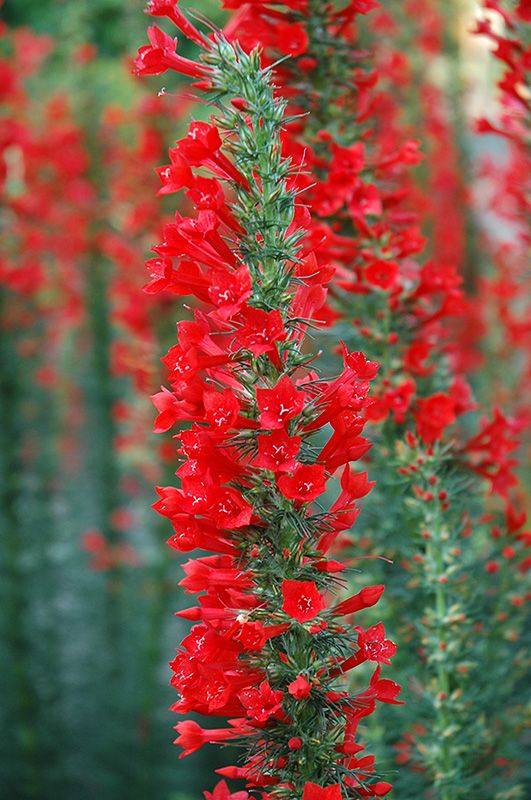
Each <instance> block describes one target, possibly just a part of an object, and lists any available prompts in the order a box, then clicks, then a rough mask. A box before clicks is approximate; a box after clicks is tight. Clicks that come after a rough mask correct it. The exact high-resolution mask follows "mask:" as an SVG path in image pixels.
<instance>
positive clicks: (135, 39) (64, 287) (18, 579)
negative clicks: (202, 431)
mask: <svg viewBox="0 0 531 800" xmlns="http://www.w3.org/2000/svg"><path fill="white" fill-rule="evenodd" d="M195 5H196V8H198V10H199V11H200V12H201V14H204V15H205V16H207V17H209V18H210V19H211V20H213V21H214V22H216V23H217V24H220V25H221V24H223V21H224V19H225V16H224V14H225V12H223V11H222V10H221V9H220V5H221V3H219V2H218V0H200V2H198V3H196V4H195ZM396 5H397V9H398V11H397V13H398V14H399V18H400V20H401V24H402V28H401V31H402V35H403V43H402V44H403V47H404V48H407V47H408V35H409V29H408V25H409V24H410V22H411V17H408V15H407V13H406V14H405V15H402V16H401V17H400V13H401V12H400V7H401V5H404V4H401V3H397V4H396ZM406 5H407V4H406ZM473 6H474V4H473V3H468V2H461V3H457V2H452V3H450V2H449V3H448V4H447V5H446V4H445V8H446V9H447V13H448V18H447V20H446V22H447V23H448V29H447V35H446V38H445V47H446V51H445V54H444V56H441V54H440V53H439V54H438V55H437V57H436V58H434V59H433V62H432V63H431V66H430V69H431V73H430V75H431V76H432V77H433V82H434V85H435V86H437V87H438V90H440V91H442V92H443V93H446V95H447V98H448V102H449V104H450V106H451V107H452V109H453V112H452V114H453V116H452V114H451V115H450V117H451V120H452V125H454V127H453V128H452V131H454V132H455V131H457V132H458V133H459V131H462V130H463V125H461V123H460V120H459V118H458V116H457V112H458V111H459V108H460V107H461V106H460V103H461V100H462V96H461V94H460V93H464V94H466V97H467V101H466V108H467V113H468V114H469V115H471V116H474V115H475V112H476V110H477V111H478V112H481V113H482V114H484V113H485V105H486V100H487V101H488V98H489V97H493V89H492V87H493V85H494V82H495V81H494V80H493V78H494V75H493V74H492V72H489V70H488V69H487V66H486V61H485V58H484V56H485V53H486V50H485V47H484V46H479V45H477V44H475V43H471V44H470V43H469V44H467V45H466V46H463V45H462V42H461V39H462V37H463V35H464V32H465V31H466V30H467V26H469V24H470V19H471V15H472V14H473ZM144 7H145V2H144V0H4V3H3V5H1V7H0V19H1V23H0V25H1V28H0V34H1V35H0V102H1V105H2V110H1V112H0V187H1V207H0V229H1V235H2V247H1V250H0V314H1V328H0V366H1V369H0V410H1V418H0V526H1V537H0V559H1V567H2V568H1V573H0V636H1V640H2V645H1V649H0V697H1V709H0V715H1V716H0V730H1V731H2V733H1V735H0V798H2V800H4V798H5V800H18V799H20V800H74V798H76V800H93V799H94V798H98V800H122V798H127V800H145V798H147V797H153V798H156V799H157V800H187V798H192V797H199V796H201V792H202V790H203V789H204V788H205V787H206V788H209V784H208V781H210V788H211V786H212V785H213V784H214V782H215V781H214V776H213V775H212V770H213V768H215V766H216V764H217V763H219V764H220V765H221V764H222V763H227V755H226V753H224V752H223V751H222V752H221V753H219V752H218V751H214V748H206V749H204V750H201V751H199V752H198V753H195V754H194V755H192V756H191V757H189V758H187V759H185V760H184V761H179V760H178V751H177V750H176V748H175V747H173V745H172V738H173V737H172V725H173V724H175V719H174V718H173V716H172V714H171V713H170V712H169V711H168V709H169V706H170V705H171V704H172V702H174V701H175V693H174V690H173V689H172V688H171V687H170V686H169V685H168V684H169V669H168V666H167V663H168V661H169V660H171V658H172V654H173V651H174V648H175V646H176V644H177V643H178V641H179V640H180V639H181V638H182V629H181V623H180V622H179V620H178V619H177V618H175V617H174V616H173V612H174V611H176V610H177V609H178V608H180V607H182V606H184V605H186V604H187V603H186V599H185V598H183V597H181V593H180V592H179V589H178V586H177V581H178V580H179V571H178V568H177V558H176V557H175V554H174V553H173V551H171V550H170V549H169V548H168V547H167V545H166V538H167V536H168V529H167V525H166V524H165V523H164V521H159V520H158V519H157V517H156V515H155V513H154V512H153V511H152V510H151V509H150V505H151V503H152V502H153V501H154V499H155V498H154V490H153V487H154V485H156V484H160V485H166V484H167V483H170V482H171V480H172V478H173V472H174V469H175V464H173V465H172V459H173V460H174V448H173V446H172V443H171V440H169V441H168V440H166V441H165V442H164V441H162V439H161V438H160V437H159V438H157V437H155V436H152V435H151V434H150V433H149V431H150V430H151V427H152V420H153V411H152V407H151V404H150V400H149V395H150V394H152V393H153V392H154V391H157V390H158V387H159V385H160V383H161V381H162V380H163V377H162V371H161V370H159V365H160V361H159V359H160V357H161V356H162V354H163V353H164V352H165V351H166V350H167V349H168V347H169V346H170V344H171V343H173V339H174V331H175V322H176V319H177V313H178V311H177V309H176V303H175V302H174V300H172V299H166V300H164V299H163V300H160V299H159V298H158V297H157V298H156V299H154V298H153V297H150V296H148V295H145V294H143V293H142V291H141V288H142V285H143V284H144V282H145V268H144V265H143V261H144V258H145V257H147V256H148V253H149V248H150V247H151V245H152V244H153V243H154V242H156V241H158V239H159V235H160V228H161V226H162V224H163V222H164V221H165V220H167V219H169V218H170V217H171V213H172V207H173V208H175V202H176V201H175V197H173V198H170V200H169V201H167V200H166V199H165V198H161V197H157V196H156V193H157V190H158V188H159V186H160V183H159V181H158V178H157V176H156V174H155V172H154V167H155V166H158V165H161V164H164V163H165V162H166V160H167V149H168V146H170V145H171V144H172V142H173V141H174V140H175V138H177V137H178V136H179V135H180V134H181V133H182V132H183V130H184V129H185V127H186V125H187V122H188V121H189V119H190V114H191V108H190V106H191V103H192V100H191V97H190V96H189V95H188V92H187V90H186V88H183V87H181V86H180V85H179V83H178V81H179V77H178V76H170V77H167V76H161V78H154V79H143V80H142V81H140V80H138V79H136V78H134V77H132V75H131V61H132V58H133V57H134V55H135V53H136V50H137V48H138V47H139V46H140V45H142V44H144V43H145V41H146V27H147V24H149V22H150V21H149V19H148V18H147V17H146V16H145V15H144V14H143V13H142V11H143V8H144ZM456 12H459V13H456ZM411 24H412V23H411ZM427 30H429V25H428V29H427ZM467 41H468V40H467ZM179 52H181V53H183V54H185V55H191V52H190V45H189V44H188V43H186V42H183V43H182V47H181V46H180V48H179ZM420 58H422V54H420ZM395 68H396V70H397V74H398V73H399V70H400V65H399V64H396V65H395ZM414 68H415V69H416V70H417V74H420V73H422V72H423V70H424V63H423V62H422V60H420V61H419V60H418V59H417V62H416V63H414ZM419 70H420V72H419ZM463 76H465V77H463ZM470 76H472V78H473V80H471V79H470ZM449 86H450V87H453V92H454V94H453V95H452V93H451V92H448V91H447V89H448V87H449ZM161 87H164V91H163V92H161ZM401 91H402V92H403V93H404V99H405V104H404V107H405V115H406V118H407V115H408V114H409V115H410V116H409V119H410V122H411V125H412V126H413V128H414V129H415V127H416V129H418V125H419V116H418V115H419V113H420V111H419V107H418V105H417V106H416V105H415V100H414V89H413V92H412V90H411V87H409V90H408V88H407V87H401ZM408 91H409V92H410V94H409V95H408V94H407V92H408ZM452 104H453V105H452ZM487 105H488V102H487ZM193 113H194V115H195V116H197V115H199V116H201V115H204V114H205V113H206V112H205V111H204V110H203V109H201V108H199V109H197V107H195V108H194V112H193ZM432 123H433V124H432V129H431V131H428V132H427V134H426V141H427V150H428V152H430V148H431V153H432V157H433V159H434V163H436V164H439V166H441V165H442V164H445V165H448V164H450V162H451V164H452V165H453V166H452V168H453V169H454V173H453V177H452V176H451V178H450V180H453V179H455V175H456V174H457V175H458V177H459V180H460V181H461V183H460V186H461V188H462V185H463V183H462V181H463V175H465V174H466V169H468V166H466V165H465V167H463V164H464V162H463V159H465V161H466V159H469V161H467V162H466V163H467V164H469V162H470V160H471V159H472V160H473V159H474V158H475V157H476V155H477V151H480V150H481V149H482V148H483V149H485V148H486V149H487V150H488V151H489V152H490V151H492V152H494V153H498V155H500V153H501V155H502V156H503V145H501V144H500V140H499V139H498V140H494V139H492V140H488V141H486V140H482V143H481V144H478V143H477V141H476V140H474V141H472V140H471V139H467V140H466V141H462V140H459V139H458V138H457V137H454V139H452V141H453V142H454V145H455V150H454V151H452V152H450V151H449V150H447V149H446V150H445V145H444V141H443V144H442V145H441V141H442V139H441V130H440V128H437V124H438V123H437V122H436V121H435V122H434V121H433V120H432ZM460 125H461V127H460ZM443 135H446V133H445V132H444V131H443ZM452 135H453V134H452ZM430 137H431V138H430ZM438 137H439V138H438ZM417 138H419V137H417ZM487 138H488V137H487ZM485 141H486V144H485V143H484V142H485ZM425 143H426V142H425ZM438 148H439V149H438ZM440 148H442V149H440ZM423 169H425V167H422V166H421V167H420V168H419V174H420V176H421V178H420V180H422V170H423ZM463 170H465V171H463ZM443 173H444V170H443V171H442V172H441V175H440V176H439V179H440V181H442V182H443V184H439V188H441V186H442V185H444V181H445V180H446V179H447V178H448V176H447V175H445V174H443ZM479 185H480V184H479ZM447 188H448V187H447ZM480 188H481V185H480ZM448 191H449V194H447V195H446V199H447V200H448V198H450V199H449V202H448V203H447V206H446V210H445V211H444V209H443V210H442V211H441V212H440V213H439V212H437V213H439V219H442V220H443V224H442V225H441V226H440V228H439V230H438V231H435V235H436V236H438V237H439V239H438V246H440V247H442V246H443V245H445V244H446V245H447V246H451V245H449V244H448V231H449V225H450V223H449V221H448V220H449V217H448V216H446V215H447V214H450V212H451V213H453V214H454V215H455V211H456V208H455V199H456V196H457V195H456V194H455V183H454V184H452V185H451V186H450V188H449V190H448ZM452 192H453V194H452ZM437 196H438V197H443V191H442V190H441V192H440V193H439V194H438V195H437ZM463 202H464V200H463ZM435 211H437V209H435ZM489 214H491V211H488V210H484V212H483V221H484V222H485V220H487V221H488V219H490V217H489ZM428 216H429V214H428ZM433 218H434V219H435V216H434V217H433ZM452 224H453V223H452ZM456 224H457V223H456ZM459 224H460V225H464V228H463V230H465V229H467V230H468V233H463V231H462V233H463V238H462V239H460V240H459V243H458V245H456V246H458V247H461V248H462V250H463V253H464V255H463V263H464V264H465V268H464V269H465V277H466V280H467V281H468V283H469V284H470V287H473V288H474V287H477V284H478V281H479V279H480V278H481V276H480V275H478V272H477V270H478V269H480V267H481V265H486V264H487V261H486V260H482V259H480V258H478V257H477V254H478V250H477V247H478V236H479V233H478V230H477V229H475V228H474V230H472V232H471V230H470V226H472V227H474V224H476V223H474V222H473V221H472V219H471V217H470V215H469V212H468V211H467V212H466V213H465V212H464V216H463V217H462V218H460V222H459ZM467 226H468V227H467ZM428 227H429V225H428ZM480 227H481V226H480ZM502 227H503V226H502ZM453 230H455V228H453ZM427 232H428V233H430V231H429V230H428V231H427ZM431 233H434V231H433V230H432V231H431ZM454 245H455V242H454ZM435 246H437V242H436V245H435ZM467 248H468V250H467ZM474 248H476V249H474ZM465 251H466V252H465ZM502 338H503V337H502ZM500 342H501V344H500V345H499V346H500V347H502V349H503V347H506V346H507V342H506V340H505V339H503V341H502V339H500ZM498 344H499V343H498ZM497 346H498V345H496V342H494V345H492V347H493V350H492V352H493V353H494V352H496V347H497ZM513 356H514V349H513V350H510V351H507V352H506V353H505V357H506V360H505V364H506V371H507V375H506V378H507V380H506V381H505V389H504V390H503V391H505V392H506V394H505V395H504V397H503V399H504V400H507V399H508V398H509V399H510V398H511V397H514V396H515V395H516V394H517V392H516V391H515V386H516V387H517V386H518V375H519V374H520V373H521V369H519V367H518V364H516V367H515V368H512V367H510V364H509V362H510V359H511V358H513ZM515 357H516V358H517V359H518V358H520V359H521V355H518V352H516V356H515ZM487 364H488V365H489V364H490V367H489V369H490V370H491V377H492V375H493V374H495V373H496V371H497V362H496V358H491V359H490V361H488V362H487ZM511 376H512V377H511ZM511 381H512V384H511ZM476 384H477V386H476V388H479V389H480V388H481V386H480V382H476ZM499 391H502V390H501V389H500V390H499ZM165 465H166V466H165ZM216 759H218V761H216ZM206 774H208V775H209V777H208V778H207V777H205V776H206Z"/></svg>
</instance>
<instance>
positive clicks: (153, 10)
mask: <svg viewBox="0 0 531 800" xmlns="http://www.w3.org/2000/svg"><path fill="white" fill-rule="evenodd" d="M178 2H179V0H148V2H147V6H146V9H145V13H146V14H150V15H151V16H152V17H168V18H169V19H171V21H172V22H173V24H174V25H175V26H176V27H177V28H179V30H180V31H181V32H182V33H184V34H185V36H187V37H188V38H189V39H191V41H192V42H195V43H196V44H198V45H199V47H205V46H210V42H209V41H208V39H206V38H205V37H204V36H203V34H201V33H200V32H199V31H198V30H197V29H196V28H194V26H193V25H192V23H191V22H190V20H188V19H187V18H186V17H185V16H184V14H183V13H182V11H180V10H179V8H178Z"/></svg>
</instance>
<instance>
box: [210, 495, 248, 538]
mask: <svg viewBox="0 0 531 800" xmlns="http://www.w3.org/2000/svg"><path fill="white" fill-rule="evenodd" d="M209 500H210V505H209V511H210V514H211V515H212V519H213V520H214V521H215V523H216V524H217V525H219V527H220V528H227V529H228V530H233V529H234V528H241V527H243V526H244V525H248V524H249V523H250V521H251V515H252V508H251V506H250V505H249V503H247V502H246V501H245V500H244V499H243V497H242V496H241V494H240V493H239V492H238V491H236V489H233V488H232V487H230V486H222V487H220V488H219V489H214V490H213V491H212V492H211V493H209Z"/></svg>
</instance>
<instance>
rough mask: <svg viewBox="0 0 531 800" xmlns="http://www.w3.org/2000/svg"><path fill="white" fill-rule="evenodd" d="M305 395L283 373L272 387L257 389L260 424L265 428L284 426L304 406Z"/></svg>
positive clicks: (273, 428) (271, 428) (274, 428)
mask: <svg viewBox="0 0 531 800" xmlns="http://www.w3.org/2000/svg"><path fill="white" fill-rule="evenodd" d="M305 400H306V395H305V393H304V392H303V391H300V390H299V389H297V388H296V387H295V386H294V385H293V383H292V381H291V380H290V379H289V378H288V377H287V375H285V376H284V377H283V378H281V379H280V380H279V381H278V383H277V384H276V386H275V387H274V388H273V389H257V391H256V402H257V404H258V408H259V409H260V424H261V425H262V428H264V429H266V430H276V429H279V428H285V427H286V425H287V423H288V422H289V421H290V420H291V419H293V418H294V417H297V416H298V415H299V414H300V413H301V411H302V409H303V408H304V405H305Z"/></svg>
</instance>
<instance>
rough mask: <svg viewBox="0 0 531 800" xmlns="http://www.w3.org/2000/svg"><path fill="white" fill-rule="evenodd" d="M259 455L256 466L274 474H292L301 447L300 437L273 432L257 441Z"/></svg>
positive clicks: (279, 431)
mask: <svg viewBox="0 0 531 800" xmlns="http://www.w3.org/2000/svg"><path fill="white" fill-rule="evenodd" d="M257 444H258V455H257V456H256V458H255V459H254V461H253V464H254V466H256V467H261V468H262V469H270V470H272V471H273V472H292V471H293V469H294V468H295V466H296V463H297V462H296V461H295V459H296V457H297V454H298V452H299V448H300V446H301V440H300V437H299V436H288V435H287V433H286V432H285V431H283V430H276V431H271V433H270V434H266V435H263V436H259V437H258V439H257Z"/></svg>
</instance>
